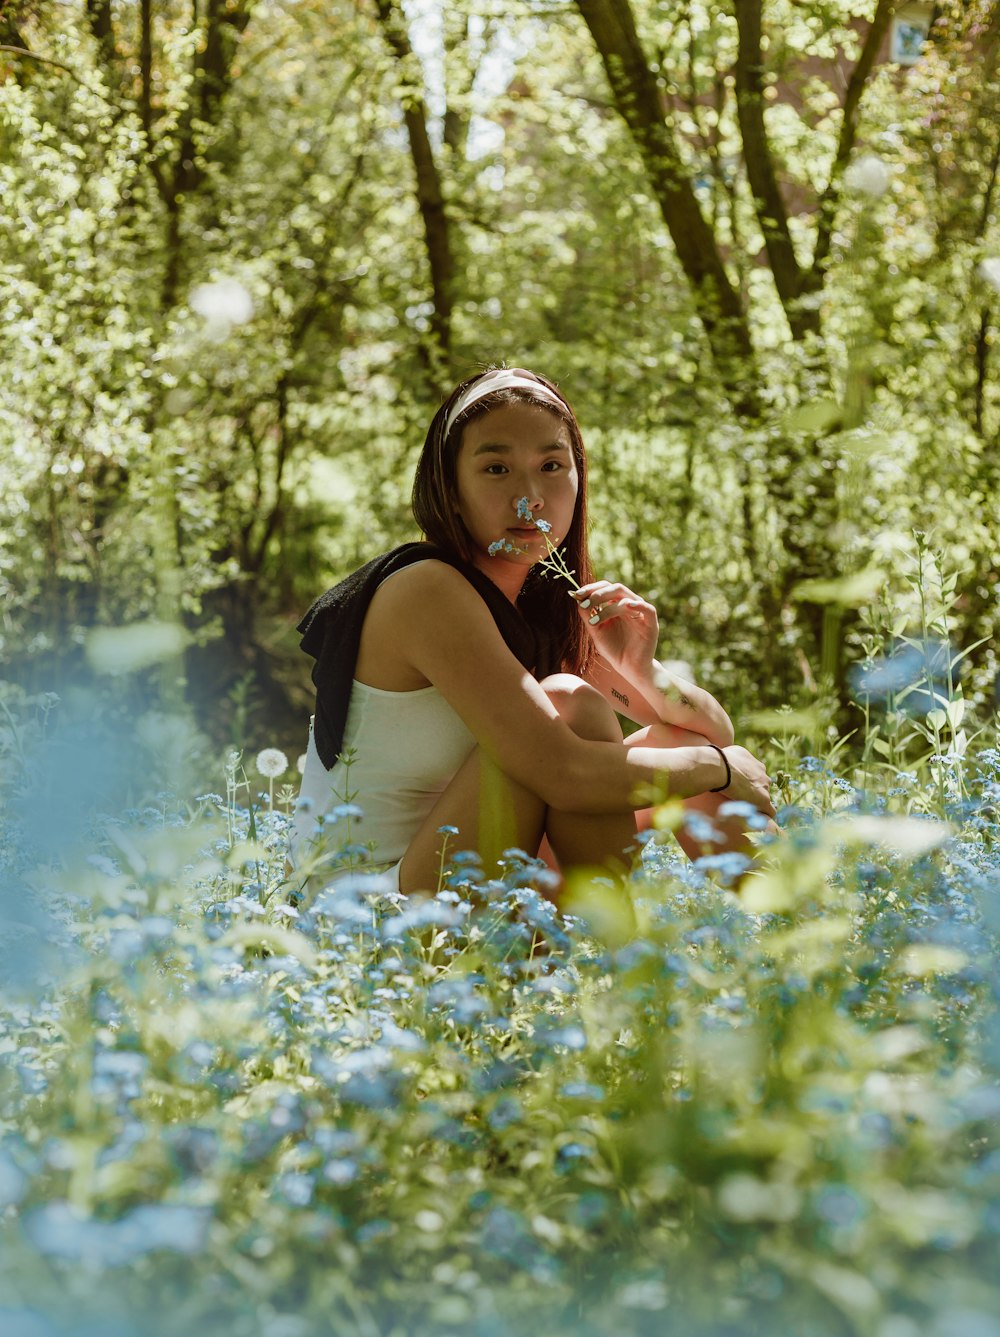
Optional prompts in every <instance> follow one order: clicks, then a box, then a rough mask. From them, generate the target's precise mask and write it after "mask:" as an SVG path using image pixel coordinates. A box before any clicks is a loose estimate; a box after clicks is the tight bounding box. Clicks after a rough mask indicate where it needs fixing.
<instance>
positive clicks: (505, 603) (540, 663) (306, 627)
mask: <svg viewBox="0 0 1000 1337" xmlns="http://www.w3.org/2000/svg"><path fill="white" fill-rule="evenodd" d="M428 558H433V559H435V560H436V561H439V562H447V564H448V565H449V566H453V567H454V568H455V569H456V570H457V571H460V572H461V573H462V575H463V576H464V577H465V578H466V580H467V581H468V582H469V584H470V585H471V586H472V587H473V589H474V590H475V591H476V592H477V594H479V595H480V596H481V597H482V599H483V601H484V603H485V604H486V606H487V608H488V609H489V610H490V612H491V613H492V615H493V620H494V622H495V623H496V625H497V628H498V630H499V632H500V635H501V636H502V637H503V639H504V641H505V643H506V645H507V648H508V649H509V650H510V651H511V653H512V654H513V655H514V656H515V658H516V659H517V660H518V662H519V663H520V664H522V665H523V666H524V667H525V668H526V669H527V670H528V671H529V673H533V674H534V676H535V677H536V678H544V677H545V676H546V675H547V674H549V673H555V672H558V670H559V668H560V660H561V655H560V654H559V653H558V651H557V647H556V646H555V644H554V642H553V639H552V637H551V635H549V634H547V633H546V631H545V629H541V628H536V627H534V626H533V625H532V624H531V623H530V622H529V621H528V619H527V618H526V617H525V616H524V613H523V612H522V611H521V609H520V608H518V607H517V605H515V604H512V603H511V602H510V600H509V599H508V598H507V597H506V596H505V595H504V594H502V593H501V592H500V590H499V589H497V587H496V585H494V584H493V582H492V580H490V579H489V578H488V577H487V576H484V575H483V573H482V572H481V571H479V570H477V569H476V567H474V566H472V565H471V564H470V563H469V562H465V561H462V559H461V558H459V557H453V556H452V555H451V554H450V553H447V552H445V551H444V550H443V549H441V548H438V547H435V546H434V545H433V544H431V543H404V544H403V545H402V547H400V548H393V550H392V551H391V552H387V553H383V554H382V555H381V556H380V557H376V558H374V559H373V560H372V561H370V562H367V563H366V564H365V565H364V566H362V567H359V568H358V570H357V571H355V572H354V573H353V574H352V575H350V576H348V577H347V579H346V580H342V581H341V582H340V584H339V585H335V586H334V587H333V589H331V590H327V592H326V593H325V594H321V595H320V597H319V598H318V599H317V600H316V602H315V603H314V604H313V606H312V607H311V608H310V609H309V612H308V613H306V615H305V617H304V618H303V619H302V621H301V622H300V623H299V625H298V631H300V632H301V633H302V641H301V646H302V649H303V650H304V651H305V652H306V654H307V655H311V656H312V657H313V658H314V659H315V661H316V662H315V664H314V665H313V669H312V680H313V683H314V684H315V686H316V719H315V724H314V726H313V738H314V740H315V743H316V751H317V752H318V753H319V757H320V760H321V761H322V763H323V765H324V766H325V767H326V769H327V770H328V771H329V770H332V769H333V767H334V765H335V764H336V761H337V757H338V755H339V753H340V749H341V747H342V746H343V743H344V729H345V727H346V725H347V710H348V706H349V705H350V700H351V685H352V683H353V681H354V668H355V665H356V664H357V659H358V648H359V646H360V644H361V628H362V625H363V623H364V620H365V614H366V613H367V612H368V605H369V604H370V603H371V600H372V596H373V595H374V593H375V591H376V590H377V589H378V587H379V585H380V584H381V583H382V581H383V580H385V579H386V577H387V576H391V575H393V574H394V573H395V572H396V571H402V570H403V569H404V567H407V566H412V565H413V563H414V562H424V561H427V559H428Z"/></svg>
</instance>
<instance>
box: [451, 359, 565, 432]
mask: <svg viewBox="0 0 1000 1337" xmlns="http://www.w3.org/2000/svg"><path fill="white" fill-rule="evenodd" d="M515 387H516V388H517V389H518V390H530V391H532V393H533V394H536V395H540V396H541V397H542V398H543V399H548V400H551V402H552V403H553V404H556V405H558V407H559V408H561V409H564V408H565V407H566V405H565V404H564V403H563V401H562V400H561V399H560V398H559V396H558V395H557V394H555V392H554V391H552V390H550V389H549V387H548V386H547V385H543V384H542V383H541V381H533V380H532V379H531V377H530V376H524V375H522V373H521V372H519V371H513V370H504V371H498V372H494V373H492V374H487V375H486V376H480V378H479V380H478V381H473V383H472V384H471V385H470V386H469V388H468V389H467V390H465V391H463V393H462V394H460V395H459V397H458V399H457V400H456V401H455V403H454V404H453V405H452V408H451V412H450V413H449V414H448V417H447V418H446V419H445V424H444V434H445V436H447V435H448V433H449V432H450V431H451V429H452V427H453V426H454V423H455V419H456V418H457V417H458V415H459V414H460V413H464V412H465V410H466V409H467V408H468V407H469V406H470V404H475V402H476V401H477V400H478V399H483V398H485V396H486V395H491V394H492V393H493V391H494V390H510V389H513V388H515Z"/></svg>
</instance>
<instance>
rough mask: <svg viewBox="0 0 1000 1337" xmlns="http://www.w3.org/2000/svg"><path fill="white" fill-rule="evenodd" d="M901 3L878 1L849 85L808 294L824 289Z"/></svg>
mask: <svg viewBox="0 0 1000 1337" xmlns="http://www.w3.org/2000/svg"><path fill="white" fill-rule="evenodd" d="M897 3H898V0H878V4H877V5H876V6H875V14H874V17H873V18H872V21H871V24H870V26H869V28H868V33H867V36H866V37H865V40H864V44H863V46H862V48H861V54H860V55H859V56H858V59H857V62H856V64H855V66H854V69H853V70H852V71H851V77H850V79H849V80H848V82H847V93H846V95H845V97H844V111H843V117H842V119H841V122H840V136H839V139H838V141H837V152H836V155H835V156H834V160H833V167H832V168H831V170H830V180H829V181H828V182H827V186H826V190H824V192H823V194H822V195H821V197H820V201H819V222H818V224H817V228H816V246H815V249H814V250H813V262H812V268H811V270H810V271H809V273H808V274H807V275H806V278H805V282H804V285H803V287H804V291H808V292H816V291H818V290H819V289H820V288H821V287H822V286H823V279H824V276H825V273H826V262H827V258H828V256H829V254H830V241H831V238H832V236H833V220H834V218H835V217H836V214H837V208H838V206H839V204H840V193H841V184H842V179H843V175H844V168H845V167H846V166H847V163H848V160H849V159H850V156H851V153H852V152H853V150H854V141H855V139H856V138H857V133H858V113H859V110H860V106H861V97H862V94H863V93H864V91H865V87H866V86H867V83H868V80H869V79H870V78H871V73H872V69H873V68H874V65H875V57H876V56H877V55H878V51H879V48H880V47H881V45H882V40H883V38H884V37H885V35H886V33H887V32H888V30H889V23H890V21H891V19H892V16H893V13H894V12H895V10H896V5H897Z"/></svg>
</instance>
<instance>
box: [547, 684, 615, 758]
mask: <svg viewBox="0 0 1000 1337" xmlns="http://www.w3.org/2000/svg"><path fill="white" fill-rule="evenodd" d="M539 686H540V687H541V689H542V691H543V692H544V693H545V695H546V696H547V697H548V698H549V700H550V701H551V702H552V704H553V705H554V706H555V708H556V710H557V711H558V712H559V715H560V718H561V719H563V720H565V721H566V723H567V724H568V725H569V727H570V728H571V729H572V730H573V732H574V733H575V734H578V735H579V736H580V737H581V738H587V739H590V740H591V741H592V742H597V743H617V742H621V737H622V730H621V725H620V724H619V723H618V718H617V716H616V715H615V712H614V711H613V710H612V708H611V706H610V705H609V703H608V702H607V700H606V699H605V698H604V697H603V696H602V695H601V693H600V692H599V691H598V690H597V688H596V687H592V686H591V685H590V683H589V682H584V680H583V679H582V678H578V677H576V676H575V675H574V674H572V673H552V674H550V675H549V677H547V678H543V679H542V681H541V683H540V684H539Z"/></svg>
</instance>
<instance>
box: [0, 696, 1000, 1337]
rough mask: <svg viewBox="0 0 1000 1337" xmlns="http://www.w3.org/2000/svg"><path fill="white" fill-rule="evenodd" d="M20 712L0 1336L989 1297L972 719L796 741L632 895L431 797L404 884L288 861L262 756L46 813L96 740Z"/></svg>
mask: <svg viewBox="0 0 1000 1337" xmlns="http://www.w3.org/2000/svg"><path fill="white" fill-rule="evenodd" d="M147 732H148V729H147ZM154 733H155V731H154ZM158 736H159V737H160V738H161V739H162V736H163V735H162V731H161V734H160V735H158ZM22 741H23V740H22V739H21V736H20V734H19V733H18V730H17V727H16V725H15V722H14V721H11V723H10V727H9V728H8V730H7V733H6V734H5V743H4V760H5V762H6V763H9V766H8V774H7V776H6V779H5V782H4V791H5V793H4V796H5V799H6V800H7V802H6V814H7V815H6V817H5V829H4V836H3V843H2V846H0V872H2V877H3V894H2V896H0V910H2V919H3V923H2V926H0V929H2V942H3V949H4V955H3V970H4V976H5V980H6V983H7V989H6V994H5V1001H4V1002H3V1004H2V1007H0V1119H2V1125H0V1126H2V1143H0V1332H2V1333H3V1334H4V1337H61V1335H62V1334H70V1333H71V1334H83V1333H94V1334H96V1333H98V1332H100V1333H102V1334H104V1333H113V1334H115V1337H118V1335H119V1334H122V1335H123V1337H127V1335H129V1334H133V1333H135V1334H139V1333H142V1334H150V1333H152V1334H155V1335H156V1337H160V1335H161V1334H162V1337H173V1335H174V1334H177V1335H178V1337H180V1335H181V1334H184V1337H188V1335H189V1334H192V1333H198V1334H201V1333H210V1332H211V1333H234V1334H237V1333H238V1334H246V1337H311V1335H312V1334H314V1333H315V1334H320V1333H337V1334H339V1333H344V1334H348V1333H350V1334H372V1337H377V1335H378V1334H382V1333H385V1334H390V1333H398V1334H403V1333H406V1334H416V1335H417V1337H424V1334H426V1335H427V1337H431V1335H432V1334H433V1337H439V1335H440V1334H448V1333H455V1334H463V1335H464V1334H482V1335H483V1337H493V1335H494V1334H495V1335H496V1337H508V1334H509V1335H510V1337H515V1335H516V1337H522V1335H529V1337H533V1335H534V1334H539V1337H541V1334H567V1337H568V1335H569V1334H574V1337H576V1335H577V1334H584V1335H585V1337H586V1335H588V1334H592V1335H593V1337H604V1335H605V1334H615V1335H616V1337H617V1335H619V1334H621V1335H622V1337H626V1335H631V1334H637V1335H638V1334H646V1333H649V1334H654V1333H656V1334H662V1333H664V1332H667V1333H677V1334H685V1335H687V1334H695V1335H697V1334H705V1337H709V1334H711V1335H713V1337H722V1335H723V1334H731V1335H733V1337H735V1335H737V1334H739V1335H742V1334H757V1333H760V1334H762V1335H763V1334H775V1333H778V1334H786V1333H787V1334H792V1333H809V1334H811V1335H815V1337H826V1334H829V1335H830V1337H840V1335H841V1334H849V1333H859V1334H870V1335H871V1337H997V1334H1000V1320H998V1319H997V1315H998V1314H1000V1285H998V1282H997V1273H996V1267H995V1264H996V1257H997V1241H998V1236H1000V1197H998V1192H997V1190H998V1187H1000V1147H998V1134H997V1129H998V1126H1000V1123H998V1116H1000V1086H998V1083H997V1069H998V1067H1000V1027H998V1023H997V1016H996V1011H995V1004H996V999H997V992H998V986H1000V975H998V968H997V953H996V950H995V934H996V931H997V929H998V928H1000V896H998V890H1000V855H998V848H997V839H996V832H997V826H996V816H995V814H996V804H997V801H998V798H1000V755H998V753H997V752H996V751H991V750H986V751H981V752H980V753H979V755H978V757H977V758H975V759H974V760H973V759H965V760H963V759H958V758H956V759H953V761H952V763H951V764H952V766H953V768H962V774H961V782H960V783H957V782H956V783H954V784H952V783H948V784H945V785H941V784H937V785H936V786H935V787H933V790H932V789H931V787H927V788H923V787H922V786H921V784H920V783H918V782H916V781H915V780H914V778H913V777H912V776H910V775H906V774H900V775H895V776H894V775H891V774H890V773H889V771H888V769H886V770H885V773H884V776H883V778H882V779H880V780H877V781H875V782H872V783H871V784H870V787H869V790H868V792H867V793H861V792H860V791H859V790H857V789H855V787H854V784H853V781H852V778H851V777H850V776H849V775H848V776H845V775H842V774H835V773H834V771H833V770H832V769H831V767H830V765H829V764H828V763H827V762H826V761H824V760H823V759H819V758H815V757H812V758H806V759H804V760H803V761H802V762H801V763H800V764H798V766H797V767H796V768H795V769H794V770H793V772H792V773H791V776H790V779H789V780H788V784H787V786H786V789H785V791H784V795H783V796H784V798H785V800H786V804H785V807H784V808H783V810H782V813H781V822H782V826H783V828H784V830H783V832H782V834H781V836H780V837H779V839H778V840H777V841H776V842H775V843H774V844H773V845H772V846H770V848H769V849H768V851H767V862H766V867H765V871H764V872H763V873H762V874H760V875H759V876H755V877H754V878H752V879H750V880H749V881H748V882H747V883H745V884H744V889H743V891H742V892H741V894H740V896H737V895H735V894H734V893H733V892H731V891H730V890H728V889H726V887H725V886H723V885H720V881H722V882H724V881H725V878H726V877H727V876H730V875H731V874H732V873H733V872H734V871H736V870H735V869H733V868H728V867H726V866H724V861H721V860H719V859H718V857H717V856H713V855H712V853H711V841H710V839H708V840H707V842H706V845H707V854H706V859H705V861H704V863H703V864H702V866H700V867H699V866H698V865H694V866H692V865H690V864H686V863H681V862H680V861H679V860H678V859H676V858H675V857H674V856H673V854H672V853H671V846H670V844H669V843H664V844H658V843H656V842H651V843H650V844H648V845H647V846H646V848H645V851H644V857H643V863H642V869H641V870H640V872H639V873H638V874H637V876H636V879H635V882H634V886H633V891H634V900H635V907H636V915H635V918H634V919H633V918H632V917H631V916H629V915H627V914H624V913H623V912H621V911H620V909H619V908H618V907H617V905H616V902H615V900H614V898H613V896H611V895H610V894H609V892H610V889H609V888H608V887H607V886H603V885H602V884H601V883H600V881H595V882H593V883H591V884H589V885H588V884H584V885H582V886H580V887H578V888H577V889H576V891H575V894H574V899H573V902H572V905H573V911H574V913H573V914H572V915H570V916H560V915H559V914H558V913H557V912H556V911H554V909H553V908H552V906H551V904H550V903H549V902H548V901H547V900H545V899H544V897H543V896H542V895H540V894H539V892H538V890H537V889H536V887H537V886H538V883H539V870H538V869H537V867H535V866H534V865H533V864H532V862H531V861H529V860H527V859H525V858H524V857H523V856H521V855H519V854H518V853H517V852H515V851H511V852H510V854H509V858H508V861H507V865H506V874H505V876H504V878H503V879H502V880H497V881H486V880H484V878H483V875H482V872H481V870H480V869H478V867H477V865H476V862H475V858H474V856H470V855H467V854H462V853H460V852H455V851H453V850H450V849H448V848H447V845H448V843H449V841H453V837H449V836H447V834H446V835H445V836H444V837H443V840H445V844H446V851H445V857H444V859H443V872H442V878H441V885H440V888H439V890H438V892H437V894H436V895H434V896H433V897H430V898H428V899H425V900H422V901H405V900H402V899H400V898H399V897H398V896H397V895H395V894H393V893H392V892H391V891H387V890H386V888H385V885H384V884H383V883H382V882H380V880H379V879H378V878H377V877H372V876H370V875H369V876H365V875H362V874H358V875H352V876H348V877H346V878H341V880H339V881H338V882H337V883H336V884H335V885H333V886H329V885H324V879H323V878H320V877H318V876H317V877H314V878H313V883H314V884H315V886H316V890H314V891H309V892H307V893H305V894H302V895H299V894H298V893H297V892H296V891H295V890H294V888H292V887H291V886H290V885H289V884H288V883H287V882H286V881H285V880H284V853H285V841H286V826H287V822H288V812H289V809H290V807H291V793H292V791H291V789H290V788H287V787H286V788H280V789H279V790H278V791H277V792H275V789H274V781H275V779H276V778H277V777H278V774H279V768H282V769H283V767H284V765H286V764H287V762H286V759H285V758H284V756H280V757H279V756H275V755H264V754H262V756H263V762H261V760H260V758H258V760H257V765H256V766H252V765H250V764H249V763H248V765H247V768H246V770H244V769H243V767H242V763H241V760H240V758H239V757H238V755H235V754H234V755H232V756H230V758H229V759H228V762H227V766H226V769H225V774H226V781H227V783H226V793H224V794H211V793H209V794H202V795H200V796H198V797H197V798H192V799H190V800H189V801H182V800H181V799H179V798H177V797H176V796H171V795H170V794H167V793H161V794H160V795H159V796H158V797H157V799H156V802H155V803H153V804H150V805H148V806H141V807H134V808H128V807H127V806H126V803H125V802H123V803H122V805H121V806H120V807H119V808H117V809H114V810H110V809H109V810H108V811H105V812H103V814H101V815H98V816H96V817H95V816H94V815H93V813H92V812H91V815H90V816H89V817H87V818H84V817H82V816H81V817H80V818H79V820H78V821H77V822H76V826H75V828H74V830H73V831H72V833H71V835H72V839H67V840H62V841H56V843H55V844H52V843H49V844H46V842H45V840H44V839H43V838H42V833H40V829H39V825H38V823H37V822H35V823H34V825H33V823H32V818H33V815H34V816H36V817H37V814H38V812H39V805H40V804H43V800H44V796H45V794H46V793H51V780H52V775H53V774H54V773H58V774H59V775H60V776H62V777H63V789H62V791H60V793H61V797H60V803H61V804H62V809H61V810H63V811H66V812H72V811H76V810H75V809H74V807H73V802H72V801H71V800H72V797H73V795H72V792H71V791H72V789H73V786H72V783H71V780H67V779H66V776H67V768H71V766H72V765H75V766H78V767H79V768H80V774H81V775H82V776H83V782H82V783H84V782H86V783H89V784H90V785H91V787H92V784H93V775H94V774H96V773H97V772H96V771H95V770H94V769H93V767H94V763H95V757H94V753H93V750H92V749H91V750H89V751H86V750H85V751H84V752H83V753H82V754H80V755H75V756H74V755H71V753H72V750H70V751H69V752H67V751H66V749H65V748H64V749H63V750H62V751H59V750H58V749H56V751H55V753H53V748H54V747H55V744H54V743H53V741H52V740H51V739H48V738H47V739H45V740H43V743H42V744H40V745H39V746H40V751H39V750H38V749H36V752H35V753H34V754H30V755H29V750H28V749H26V748H22V747H21V746H20V745H21V742H22ZM46 748H47V749H48V750H49V755H50V759H51V756H52V755H56V756H57V761H58V765H57V768H56V772H51V771H50V772H46V770H45V766H44V765H42V764H41V763H39V762H37V760H32V756H35V757H36V758H37V756H38V755H44V754H45V749H46ZM260 776H263V777H264V779H265V780H266V781H267V782H268V787H267V788H266V789H264V790H261V789H260V788H259V786H260V778H259V777H260ZM46 786H48V789H47V788H46ZM91 797H93V795H92V794H91ZM126 802H127V800H126ZM41 810H42V811H43V813H44V814H45V815H46V820H47V822H48V823H49V827H50V828H55V827H58V826H59V823H57V822H56V819H55V815H54V813H55V811H56V810H55V809H53V808H52V807H49V808H45V807H44V805H43V806H42V809H41ZM80 811H81V812H82V809H80ZM668 824H669V823H668ZM43 825H44V824H43ZM705 834H706V836H710V833H705ZM342 858H343V863H344V865H345V866H346V867H349V866H350V865H351V863H352V861H353V862H354V863H356V862H357V858H358V854H357V851H353V852H352V851H348V852H347V853H346V854H344V855H343V856H342ZM710 872H712V873H713V877H714V880H713V879H712V878H711V877H710V876H709V873H710ZM326 881H328V879H326Z"/></svg>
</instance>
